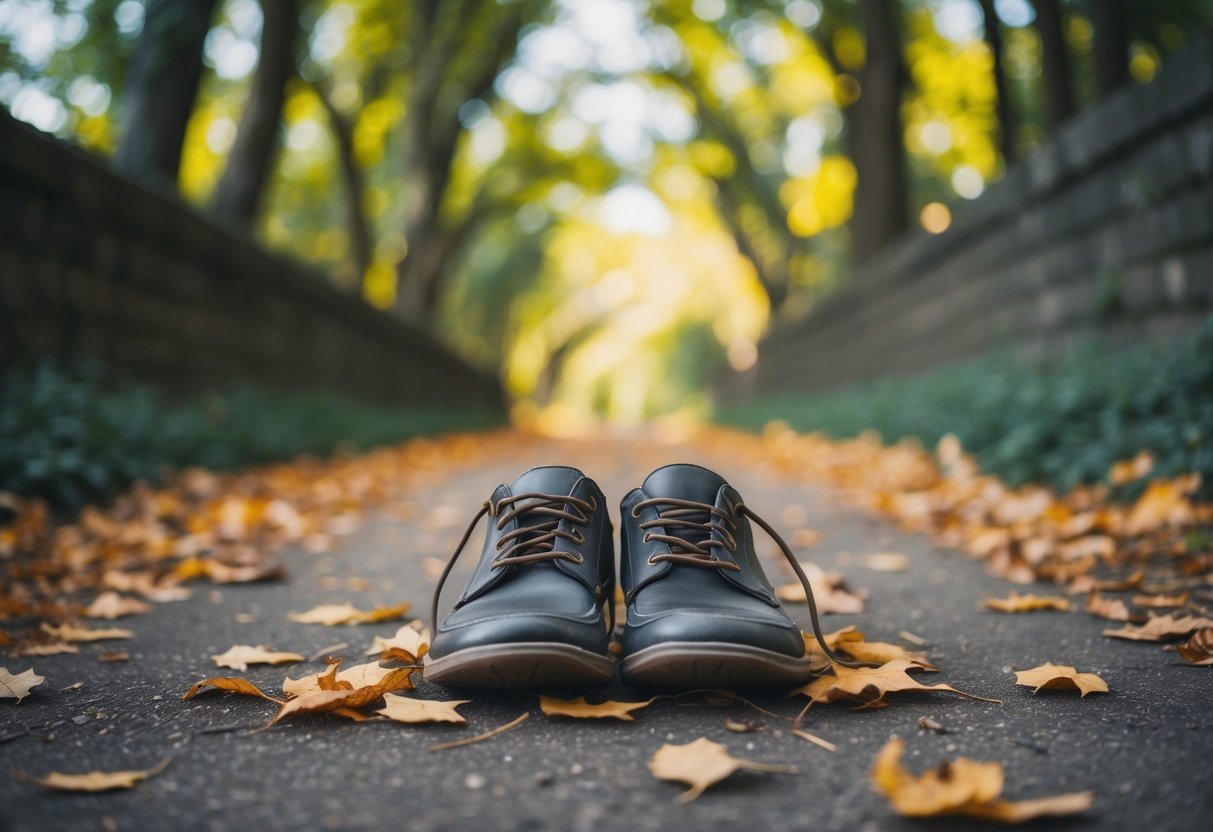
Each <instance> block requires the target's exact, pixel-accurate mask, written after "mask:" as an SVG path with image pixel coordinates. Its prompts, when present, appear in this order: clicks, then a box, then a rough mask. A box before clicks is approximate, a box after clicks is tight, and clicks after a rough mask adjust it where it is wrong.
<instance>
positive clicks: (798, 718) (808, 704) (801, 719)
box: [792, 699, 813, 732]
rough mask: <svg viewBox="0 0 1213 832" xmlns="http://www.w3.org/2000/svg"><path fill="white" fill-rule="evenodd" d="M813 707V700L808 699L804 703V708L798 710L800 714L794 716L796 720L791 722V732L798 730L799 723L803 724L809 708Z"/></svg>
mask: <svg viewBox="0 0 1213 832" xmlns="http://www.w3.org/2000/svg"><path fill="white" fill-rule="evenodd" d="M811 707H813V700H812V699H810V700H809V701H808V702H805V703H804V707H803V708H801V709H800V713H798V714H796V718H795V719H793V720H792V731H793V732H796V731H799V730H800V723H802V722H804V718H805V717H806V716H808V715H809V708H811Z"/></svg>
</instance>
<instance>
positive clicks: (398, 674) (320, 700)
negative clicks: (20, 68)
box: [265, 665, 416, 728]
mask: <svg viewBox="0 0 1213 832" xmlns="http://www.w3.org/2000/svg"><path fill="white" fill-rule="evenodd" d="M365 667H367V665H359V667H356V668H355V667H351V668H350V670H349V671H347V672H354V671H357V672H359V673H362V674H365V675H364V676H362V677H361V678H371V677H376V678H377V680H376V681H375V682H374V683H372V684H367V685H363V686H361V687H351V688H349V689H345V688H339V689H337V690H316V691H312V692H310V693H304V694H302V695H300V696H296V697H294V698H293V699H289V700H287V702H286V703H285V704H284V705H283V706H282V707H281V708H279V709H278V713H277V714H276V715H275V716H274V718H273V719H272V720H270V721H269V723H268V724H267V725H266V726H265V727H266V728H269V727H270V726H271V725H275V724H277V723H279V722H281V721H282V720H284V719H288V718H290V717H294V716H300V715H302V714H315V713H322V712H325V711H337V710H341V709H343V708H362V707H365V706H366V705H369V704H371V703H372V702H374V701H375V700H377V699H381V698H383V695H384V694H385V693H388V692H390V691H395V690H412V689H413V688H414V687H416V683H415V682H414V681H413V674H414V673H415V672H416V668H412V667H395V668H388V669H386V673H384V674H383V675H382V676H377V674H376V673H375V672H372V671H365V670H363V668H365ZM333 670H335V665H334V666H333V667H330V668H329V672H330V673H331V672H332V671H333ZM380 670H383V668H380ZM337 678H338V681H340V675H338V677H337ZM346 684H349V683H346Z"/></svg>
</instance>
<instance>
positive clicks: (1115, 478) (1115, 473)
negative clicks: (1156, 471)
mask: <svg viewBox="0 0 1213 832" xmlns="http://www.w3.org/2000/svg"><path fill="white" fill-rule="evenodd" d="M1153 468H1154V457H1153V456H1152V455H1151V454H1150V452H1149V451H1142V452H1141V453H1139V454H1138V455H1137V456H1135V457H1133V458H1132V459H1126V460H1123V461H1121V462H1117V463H1116V464H1115V465H1113V466H1112V467H1111V469H1109V471H1108V482H1110V483H1112V485H1124V484H1125V483H1129V482H1133V480H1139V479H1141V478H1142V477H1144V476H1145V475H1146V474H1148V473H1150V471H1151V470H1153Z"/></svg>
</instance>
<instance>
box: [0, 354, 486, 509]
mask: <svg viewBox="0 0 1213 832" xmlns="http://www.w3.org/2000/svg"><path fill="white" fill-rule="evenodd" d="M503 418H504V417H503V415H502V413H501V412H494V411H493V410H491V409H489V408H479V409H477V408H470V409H455V408H449V407H404V406H395V407H390V406H379V405H369V404H366V403H362V402H356V401H352V400H350V399H347V398H345V397H342V396H338V395H334V394H326V393H281V392H273V391H267V390H263V389H260V388H256V387H249V386H240V387H232V388H231V389H229V390H226V391H224V392H222V393H217V394H212V395H208V396H204V397H199V398H195V399H192V400H189V401H186V402H183V403H179V404H169V403H167V402H165V401H164V400H163V399H162V398H161V397H160V396H158V395H157V394H156V393H155V392H154V391H153V390H151V389H150V388H148V387H146V386H143V385H140V384H135V383H132V382H129V381H118V382H112V381H111V380H110V379H109V373H107V371H106V370H105V369H104V368H103V367H102V366H100V365H99V364H97V363H95V362H92V361H87V360H81V361H77V362H75V363H73V364H70V365H68V366H61V365H57V364H54V363H51V362H45V363H42V364H39V365H38V366H36V367H33V368H31V369H24V370H22V369H18V370H10V371H7V372H6V373H5V375H4V377H3V378H2V379H0V490H3V491H11V492H14V493H17V494H21V495H23V496H36V497H42V498H45V499H47V500H49V501H50V502H51V503H53V504H55V505H58V506H64V507H77V506H80V505H83V504H84V503H86V502H88V501H91V500H99V499H104V498H105V497H107V496H109V495H112V494H114V493H115V492H117V491H118V490H120V489H122V488H124V487H126V486H127V485H129V484H130V483H132V482H134V481H135V480H148V481H153V482H155V481H158V480H160V479H161V478H162V477H163V475H164V474H165V472H166V470H168V469H172V468H182V467H185V466H190V465H201V466H205V467H208V468H214V469H226V468H235V467H238V466H245V465H253V464H257V463H263V462H273V461H278V460H285V459H290V458H292V457H295V456H298V455H300V454H318V455H328V454H331V453H333V452H334V451H335V450H337V449H338V448H339V447H352V448H355V449H357V448H367V447H371V446H374V445H380V444H385V443H389V442H395V441H399V440H402V439H405V438H407V437H409V436H414V435H418V434H425V433H441V432H444V431H450V430H462V429H473V428H483V427H490V426H496V425H499V424H501V422H502V421H503Z"/></svg>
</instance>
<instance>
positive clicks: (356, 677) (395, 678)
mask: <svg viewBox="0 0 1213 832" xmlns="http://www.w3.org/2000/svg"><path fill="white" fill-rule="evenodd" d="M339 665H340V662H339V661H338V662H334V663H333V664H332V665H330V666H329V668H328V669H327V670H326V671H324V672H323V673H313V674H311V675H310V676H304V677H303V678H302V679H292V678H290V677H289V676H288V677H287V678H286V679H285V680H284V681H283V683H282V692H283V693H285V694H287V695H288V696H306V695H307V694H309V693H316V692H317V691H321V690H356V689H358V688H366V687H374V686H377V685H383V684H393V685H398V687H390V688H385V689H384V690H385V691H386V690H401V689H408V690H412V689H413V688H414V687H416V684H415V683H414V682H413V680H412V675H413V671H414V670H415V668H409V667H404V668H402V667H384V666H383V665H381V664H379V663H378V662H368V663H367V664H358V665H354V666H353V667H351V668H348V669H346V670H342V671H340V672H337V671H338V666H339ZM402 671H403V672H402ZM389 677H390V678H389ZM326 680H327V681H326Z"/></svg>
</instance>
